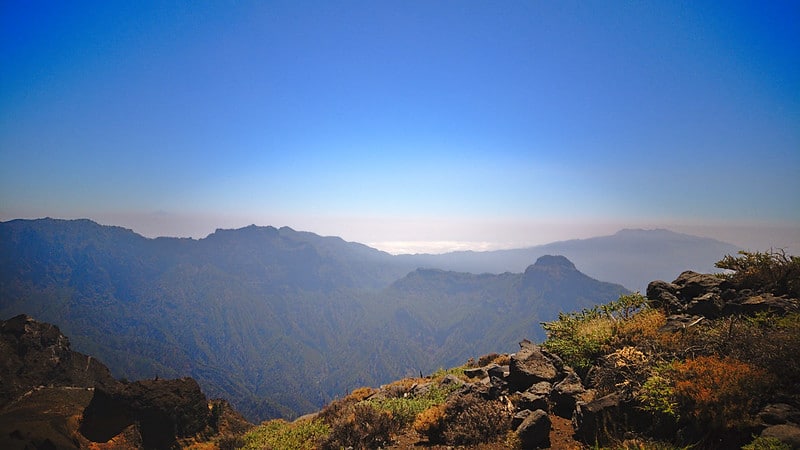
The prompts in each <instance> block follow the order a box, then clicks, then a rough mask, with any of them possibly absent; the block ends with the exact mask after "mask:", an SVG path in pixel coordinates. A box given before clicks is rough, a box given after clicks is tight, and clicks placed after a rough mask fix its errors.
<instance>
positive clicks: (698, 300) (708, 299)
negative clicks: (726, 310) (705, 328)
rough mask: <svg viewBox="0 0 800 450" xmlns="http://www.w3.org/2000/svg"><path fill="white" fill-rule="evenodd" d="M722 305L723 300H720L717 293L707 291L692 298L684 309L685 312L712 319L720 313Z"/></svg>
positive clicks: (723, 303) (723, 304)
mask: <svg viewBox="0 0 800 450" xmlns="http://www.w3.org/2000/svg"><path fill="white" fill-rule="evenodd" d="M724 306H725V302H723V301H722V298H721V297H720V295H719V294H718V293H716V292H707V293H705V294H703V295H701V296H699V297H695V298H694V299H692V301H690V302H689V304H688V305H686V308H685V309H684V311H685V312H686V314H690V315H694V316H703V317H708V318H709V319H714V318H717V317H719V316H720V315H721V313H722V308H723V307H724Z"/></svg>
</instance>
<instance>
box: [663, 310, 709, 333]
mask: <svg viewBox="0 0 800 450" xmlns="http://www.w3.org/2000/svg"><path fill="white" fill-rule="evenodd" d="M703 319H704V317H703V316H691V315H689V314H675V315H672V316H669V317H667V321H666V323H665V324H664V325H661V327H660V328H659V329H658V331H659V333H675V332H676V331H681V330H685V329H687V328H690V327H693V326H695V325H697V324H698V323H700V322H702V321H703Z"/></svg>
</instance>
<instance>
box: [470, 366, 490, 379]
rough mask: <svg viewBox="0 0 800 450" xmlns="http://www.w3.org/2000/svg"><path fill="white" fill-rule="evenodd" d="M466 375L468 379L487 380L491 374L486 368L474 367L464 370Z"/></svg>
mask: <svg viewBox="0 0 800 450" xmlns="http://www.w3.org/2000/svg"><path fill="white" fill-rule="evenodd" d="M464 375H465V376H466V377H467V378H486V377H488V376H489V372H487V371H486V368H485V367H474V368H470V369H464Z"/></svg>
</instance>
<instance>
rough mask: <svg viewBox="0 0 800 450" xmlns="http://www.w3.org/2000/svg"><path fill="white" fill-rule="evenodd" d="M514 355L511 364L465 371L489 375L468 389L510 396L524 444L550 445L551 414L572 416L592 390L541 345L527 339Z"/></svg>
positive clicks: (485, 394)
mask: <svg viewBox="0 0 800 450" xmlns="http://www.w3.org/2000/svg"><path fill="white" fill-rule="evenodd" d="M519 345H520V350H519V351H518V352H517V353H515V354H513V355H511V357H510V360H511V361H510V364H509V365H508V366H499V365H497V364H490V365H488V366H485V367H481V368H476V369H475V370H470V371H469V372H465V374H468V376H470V375H475V376H481V375H483V374H486V376H485V377H484V378H483V379H481V380H478V381H475V382H473V383H469V384H467V385H466V386H465V389H467V390H471V391H477V392H478V393H480V395H481V396H483V397H484V398H486V399H490V400H495V399H507V401H508V403H509V405H510V408H511V409H512V411H511V412H512V414H513V417H514V418H513V420H512V426H513V427H514V429H515V430H516V431H517V433H518V435H519V437H520V440H521V442H522V445H523V448H537V447H538V448H546V447H548V446H549V433H550V427H551V420H550V417H549V416H550V414H554V415H558V416H561V417H566V418H571V417H572V416H573V414H574V411H575V408H576V405H577V404H578V403H579V402H585V401H588V400H591V398H592V395H593V392H592V391H590V390H587V389H585V388H584V385H583V382H582V381H581V378H580V377H579V376H578V374H577V373H575V371H574V370H572V368H570V367H569V366H565V365H564V363H563V361H561V359H560V358H559V357H558V356H556V355H553V354H551V353H549V352H547V351H545V350H543V349H542V348H541V347H539V346H538V345H536V344H534V343H532V342H530V341H528V340H524V341H522V342H520V343H519Z"/></svg>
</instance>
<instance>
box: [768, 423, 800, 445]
mask: <svg viewBox="0 0 800 450" xmlns="http://www.w3.org/2000/svg"><path fill="white" fill-rule="evenodd" d="M761 436H763V437H771V438H775V439H778V440H779V441H781V442H783V443H785V444H787V445H789V446H790V447H791V448H792V449H795V450H797V449H800V427H798V426H797V425H790V424H781V425H773V426H771V427H767V428H765V429H764V431H762V432H761Z"/></svg>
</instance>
